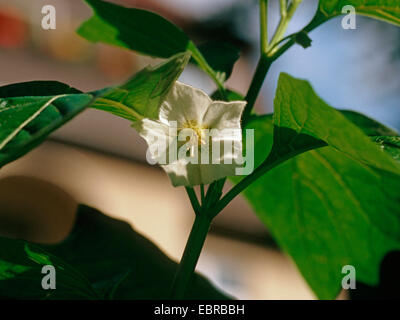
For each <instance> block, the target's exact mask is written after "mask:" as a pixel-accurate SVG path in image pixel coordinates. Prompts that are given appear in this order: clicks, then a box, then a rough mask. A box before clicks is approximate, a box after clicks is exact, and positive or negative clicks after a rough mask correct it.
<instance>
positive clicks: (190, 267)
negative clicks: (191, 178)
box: [171, 213, 212, 300]
mask: <svg viewBox="0 0 400 320" xmlns="http://www.w3.org/2000/svg"><path fill="white" fill-rule="evenodd" d="M211 220H212V219H210V218H209V217H208V215H207V214H204V213H202V214H200V215H197V216H196V218H195V220H194V224H193V227H192V230H191V232H190V235H189V239H188V241H187V243H186V247H185V251H184V253H183V256H182V259H181V263H180V264H179V267H178V271H177V273H176V276H175V280H174V283H173V285H172V293H171V298H172V299H174V300H181V299H183V298H184V297H185V294H186V292H187V288H188V287H189V285H190V281H191V280H192V277H193V274H194V271H195V269H196V264H197V261H198V260H199V256H200V253H201V250H202V249H203V245H204V242H205V240H206V237H207V233H208V230H209V229H210V225H211Z"/></svg>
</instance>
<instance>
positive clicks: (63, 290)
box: [0, 237, 100, 299]
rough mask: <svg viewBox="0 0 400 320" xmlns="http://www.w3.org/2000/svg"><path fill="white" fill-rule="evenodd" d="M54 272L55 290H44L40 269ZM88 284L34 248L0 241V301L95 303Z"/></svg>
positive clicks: (52, 256) (71, 270)
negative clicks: (83, 300)
mask: <svg viewBox="0 0 400 320" xmlns="http://www.w3.org/2000/svg"><path fill="white" fill-rule="evenodd" d="M46 265H51V266H53V267H54V269H55V285H56V289H54V290H52V289H47V290H45V289H43V287H42V279H43V277H45V276H46V273H44V274H43V273H42V268H43V267H44V266H46ZM99 297H100V296H99V295H98V294H97V293H96V291H95V290H94V288H93V287H92V286H91V284H90V283H89V281H88V280H87V279H86V278H85V277H84V276H83V275H82V274H81V273H80V272H79V271H77V270H76V269H74V268H73V267H71V266H69V265H68V264H66V263H64V262H63V261H62V260H60V259H59V258H57V257H55V256H54V255H52V254H50V253H48V252H47V251H45V250H43V249H42V248H40V247H39V246H37V245H34V244H31V243H27V242H25V241H22V240H12V239H7V238H2V237H0V298H13V299H72V298H74V299H96V298H99Z"/></svg>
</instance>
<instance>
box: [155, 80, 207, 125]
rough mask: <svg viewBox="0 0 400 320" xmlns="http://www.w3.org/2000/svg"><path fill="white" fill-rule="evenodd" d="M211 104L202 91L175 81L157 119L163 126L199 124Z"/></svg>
mask: <svg viewBox="0 0 400 320" xmlns="http://www.w3.org/2000/svg"><path fill="white" fill-rule="evenodd" d="M211 103H212V100H211V98H210V97H209V96H208V95H207V94H206V93H205V92H203V91H202V90H200V89H196V88H193V87H192V86H189V85H187V84H184V83H181V82H178V81H177V82H176V83H175V85H174V86H173V87H172V89H171V91H170V92H169V93H168V95H167V97H166V99H165V101H164V102H163V103H162V105H161V107H160V115H159V119H160V121H161V122H163V123H165V124H168V123H169V122H170V121H176V122H177V123H178V125H179V124H184V123H186V122H188V121H196V122H197V123H200V124H201V121H202V119H203V116H204V114H205V112H206V111H207V108H208V107H209V106H210V104H211Z"/></svg>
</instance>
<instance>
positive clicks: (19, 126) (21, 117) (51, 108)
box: [0, 81, 93, 167]
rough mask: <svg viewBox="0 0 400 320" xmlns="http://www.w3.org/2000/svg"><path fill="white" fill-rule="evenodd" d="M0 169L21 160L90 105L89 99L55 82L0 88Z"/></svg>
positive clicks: (91, 97) (36, 82) (90, 99)
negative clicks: (20, 158) (18, 159)
mask: <svg viewBox="0 0 400 320" xmlns="http://www.w3.org/2000/svg"><path fill="white" fill-rule="evenodd" d="M0 97H1V98H0V167H2V166H3V165H5V164H7V163H9V162H11V161H13V160H15V159H17V158H19V157H21V156H23V155H24V154H26V153H27V152H28V151H30V150H31V149H33V148H34V147H36V146H37V145H39V144H40V143H41V142H42V141H43V140H44V139H45V138H46V137H47V136H48V135H49V134H50V133H51V132H53V131H54V130H56V129H57V128H59V127H60V126H61V125H63V124H64V123H66V122H67V121H69V120H70V119H72V118H73V117H74V116H76V115H77V114H78V113H79V112H81V111H82V110H84V109H85V108H86V107H88V106H89V105H90V103H91V102H92V100H93V96H92V95H90V94H80V93H79V91H77V90H76V89H73V88H71V87H69V86H67V85H64V84H61V83H59V82H49V81H35V82H27V83H19V84H14V85H8V86H5V87H1V88H0Z"/></svg>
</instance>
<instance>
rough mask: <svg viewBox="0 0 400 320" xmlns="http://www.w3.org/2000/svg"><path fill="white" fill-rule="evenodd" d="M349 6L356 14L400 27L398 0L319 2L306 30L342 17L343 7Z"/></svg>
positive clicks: (327, 0)
mask: <svg viewBox="0 0 400 320" xmlns="http://www.w3.org/2000/svg"><path fill="white" fill-rule="evenodd" d="M347 5H351V6H353V7H354V8H355V10H356V13H357V14H360V15H364V16H367V17H371V18H374V19H378V20H382V21H385V22H389V23H392V24H394V25H397V26H400V2H399V1H398V0H320V1H319V6H318V10H317V13H316V15H315V17H314V18H313V20H312V21H311V23H310V24H309V26H307V27H306V30H308V31H309V30H312V29H313V28H315V27H316V26H318V25H320V24H322V23H324V22H326V21H328V20H330V19H332V18H334V17H337V16H339V15H342V9H343V7H344V6H347Z"/></svg>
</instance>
